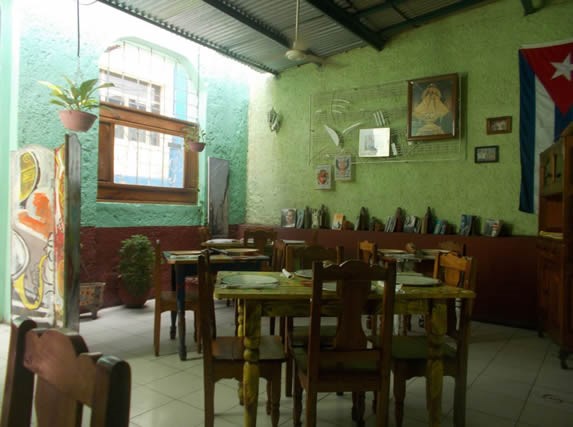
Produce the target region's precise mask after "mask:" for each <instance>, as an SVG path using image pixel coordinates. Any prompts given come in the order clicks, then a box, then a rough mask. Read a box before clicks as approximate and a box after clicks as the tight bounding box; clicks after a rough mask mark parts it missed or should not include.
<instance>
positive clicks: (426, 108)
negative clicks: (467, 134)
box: [407, 74, 459, 141]
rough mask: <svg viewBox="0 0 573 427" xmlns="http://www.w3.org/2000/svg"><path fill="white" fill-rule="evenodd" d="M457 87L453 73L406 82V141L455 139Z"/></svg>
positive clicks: (457, 82)
mask: <svg viewBox="0 0 573 427" xmlns="http://www.w3.org/2000/svg"><path fill="white" fill-rule="evenodd" d="M458 86H459V78H458V75H457V74H444V75H441V76H434V77H425V78H422V79H416V80H409V81H408V133H407V138H408V140H409V141H433V140H438V139H449V138H456V137H457V136H458V133H459V129H458V126H459V123H458Z"/></svg>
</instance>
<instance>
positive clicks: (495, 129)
mask: <svg viewBox="0 0 573 427" xmlns="http://www.w3.org/2000/svg"><path fill="white" fill-rule="evenodd" d="M485 130H486V133H487V134H488V135H494V134H496V133H511V116H503V117H490V118H489V119H486V126H485Z"/></svg>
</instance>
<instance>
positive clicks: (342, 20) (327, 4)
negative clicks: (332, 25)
mask: <svg viewBox="0 0 573 427" xmlns="http://www.w3.org/2000/svg"><path fill="white" fill-rule="evenodd" d="M306 1H307V3H310V4H311V5H313V6H314V7H315V8H317V9H318V10H320V11H321V12H322V13H324V14H325V15H326V16H328V17H330V18H331V19H332V20H334V21H335V22H337V23H338V24H340V25H342V26H343V27H344V28H346V29H347V30H348V31H350V32H352V33H354V34H355V35H357V36H358V37H360V38H361V39H362V40H364V41H365V42H366V43H368V44H369V45H371V46H372V47H374V48H376V49H378V50H382V48H383V47H384V42H385V41H384V39H383V38H382V37H380V35H378V34H377V33H375V32H374V31H370V30H369V29H368V28H366V27H365V26H364V24H362V23H361V22H360V20H359V19H358V18H356V16H355V15H353V14H350V13H348V12H345V11H344V10H343V9H342V8H340V7H338V6H336V5H335V4H334V2H333V1H331V0H329V1H324V0H306Z"/></svg>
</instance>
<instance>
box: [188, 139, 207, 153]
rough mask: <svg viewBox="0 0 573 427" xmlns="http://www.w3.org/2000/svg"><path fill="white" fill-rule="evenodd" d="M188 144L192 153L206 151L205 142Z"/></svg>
mask: <svg viewBox="0 0 573 427" xmlns="http://www.w3.org/2000/svg"><path fill="white" fill-rule="evenodd" d="M186 144H187V147H189V149H190V150H191V151H196V152H201V151H203V150H204V149H205V143H204V142H195V141H187V143H186Z"/></svg>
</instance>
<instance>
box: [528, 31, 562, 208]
mask: <svg viewBox="0 0 573 427" xmlns="http://www.w3.org/2000/svg"><path fill="white" fill-rule="evenodd" d="M572 61H573V40H569V41H562V42H553V43H548V44H543V45H535V46H524V47H523V48H522V49H519V82H520V91H521V92H520V116H519V145H520V155H521V192H520V196H519V210H520V211H523V212H529V213H535V212H537V194H538V187H539V177H538V175H539V174H538V171H539V153H541V152H542V151H543V150H545V149H546V148H547V147H549V146H550V145H551V144H552V143H553V142H555V141H556V140H557V139H558V137H559V134H560V133H561V132H562V131H563V129H565V128H566V127H567V125H568V124H569V123H571V121H573V65H572Z"/></svg>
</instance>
